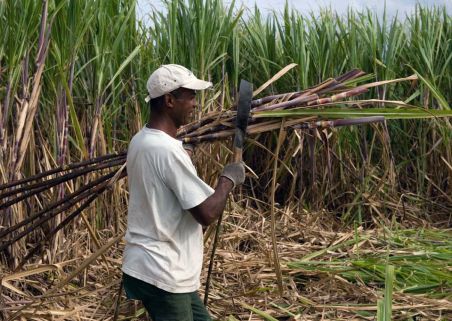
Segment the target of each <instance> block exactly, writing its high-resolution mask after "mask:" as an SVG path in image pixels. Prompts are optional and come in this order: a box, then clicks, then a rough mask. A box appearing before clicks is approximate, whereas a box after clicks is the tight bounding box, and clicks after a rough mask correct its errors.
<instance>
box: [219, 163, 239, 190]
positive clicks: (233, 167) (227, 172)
mask: <svg viewBox="0 0 452 321" xmlns="http://www.w3.org/2000/svg"><path fill="white" fill-rule="evenodd" d="M243 164H244V163H243V162H240V163H231V164H228V165H226V166H225V167H224V168H223V172H222V173H221V175H220V176H223V177H226V178H227V179H229V180H231V181H232V183H233V184H234V187H235V186H237V185H241V184H243V182H244V181H245V166H244V165H243Z"/></svg>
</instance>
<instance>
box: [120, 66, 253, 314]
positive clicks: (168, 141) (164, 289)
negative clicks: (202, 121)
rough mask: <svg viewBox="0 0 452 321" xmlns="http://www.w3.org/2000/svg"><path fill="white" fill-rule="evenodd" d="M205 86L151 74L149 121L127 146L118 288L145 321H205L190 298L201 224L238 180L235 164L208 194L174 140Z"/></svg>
mask: <svg viewBox="0 0 452 321" xmlns="http://www.w3.org/2000/svg"><path fill="white" fill-rule="evenodd" d="M210 86H212V84H211V83H210V82H207V81H203V80H200V79H197V78H196V77H195V76H194V75H193V73H192V72H191V71H190V70H188V69H187V68H185V67H183V66H180V65H163V66H161V67H160V68H158V69H157V70H156V71H155V72H153V73H152V75H151V76H150V77H149V80H148V82H147V89H148V91H149V98H150V106H151V115H150V118H149V122H148V123H147V124H146V126H145V127H144V128H143V129H142V130H140V131H139V132H138V133H137V134H136V135H135V136H134V137H133V138H132V141H131V142H130V145H129V148H128V153H127V173H128V183H129V192H130V195H129V209H128V226H127V233H126V241H127V244H126V248H125V252H124V262H123V267H122V271H123V272H124V276H123V280H124V288H125V291H126V294H127V296H128V297H129V298H131V299H138V300H141V301H142V302H143V304H144V306H145V307H146V309H147V310H148V312H149V314H150V315H151V318H152V320H153V321H163V320H164V321H170V320H174V321H184V320H211V318H210V316H209V314H208V312H207V310H206V308H205V307H204V305H203V304H202V302H201V300H200V298H199V296H198V294H197V290H198V288H199V286H200V281H199V277H200V273H201V266H202V255H203V235H202V225H204V226H206V225H209V224H211V223H212V222H214V221H215V220H216V219H217V218H218V217H219V216H220V214H221V213H222V212H223V210H224V207H225V205H226V200H227V197H228V194H229V192H230V191H231V190H232V189H233V187H234V186H237V185H239V184H242V183H243V181H244V180H245V169H244V166H243V164H241V163H232V164H229V165H227V166H225V167H224V169H223V172H222V174H221V176H220V177H219V179H218V184H217V187H216V188H215V190H214V189H212V188H211V187H210V186H209V185H207V184H206V183H204V182H203V181H202V180H201V179H200V178H199V177H198V175H197V174H196V170H195V168H194V166H193V164H192V162H191V159H190V157H189V155H188V153H187V152H186V151H185V150H184V148H183V145H182V142H181V141H179V140H176V138H175V137H176V132H177V129H178V128H179V127H180V126H182V125H184V124H186V123H187V122H188V119H189V116H190V115H191V114H192V112H193V110H194V108H195V107H196V91H197V90H204V89H207V88H209V87H210Z"/></svg>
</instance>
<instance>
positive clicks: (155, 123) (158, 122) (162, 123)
mask: <svg viewBox="0 0 452 321" xmlns="http://www.w3.org/2000/svg"><path fill="white" fill-rule="evenodd" d="M146 127H148V128H152V129H158V130H161V131H162V132H165V133H167V134H168V135H170V136H171V137H174V138H176V134H177V128H176V126H175V125H174V123H173V122H172V121H171V120H170V119H168V118H166V117H158V116H157V117H156V116H155V115H154V117H150V119H149V121H148V122H147V124H146Z"/></svg>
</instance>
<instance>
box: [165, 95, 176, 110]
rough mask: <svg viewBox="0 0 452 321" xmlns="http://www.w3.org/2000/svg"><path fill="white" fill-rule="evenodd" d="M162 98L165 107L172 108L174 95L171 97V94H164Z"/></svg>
mask: <svg viewBox="0 0 452 321" xmlns="http://www.w3.org/2000/svg"><path fill="white" fill-rule="evenodd" d="M164 99H165V105H166V106H167V107H169V108H173V107H174V97H173V95H170V94H165V96H164Z"/></svg>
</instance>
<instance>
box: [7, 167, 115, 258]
mask: <svg viewBox="0 0 452 321" xmlns="http://www.w3.org/2000/svg"><path fill="white" fill-rule="evenodd" d="M114 175H115V172H114V171H113V172H111V173H109V174H107V175H105V176H102V177H100V178H98V179H96V180H94V181H92V182H90V183H89V184H87V185H84V186H82V187H81V188H80V189H78V190H77V191H75V192H73V193H71V194H69V195H67V196H66V197H64V198H63V199H61V200H59V201H57V202H54V203H52V204H51V205H49V206H48V207H46V208H45V209H43V210H41V211H39V212H38V213H36V214H34V215H32V216H30V217H28V218H26V219H24V220H22V221H21V222H19V223H17V224H16V225H14V226H12V227H9V228H7V229H6V230H3V231H1V232H0V239H2V238H4V237H5V236H6V235H8V234H10V233H12V232H14V231H16V230H17V229H19V228H21V227H22V226H24V225H27V224H28V223H30V222H32V221H34V220H35V219H37V218H38V217H41V216H44V215H46V214H47V213H49V215H48V216H45V217H43V218H41V219H40V220H39V221H38V222H35V223H33V225H32V226H31V227H30V228H29V229H27V230H26V231H23V232H22V233H21V234H18V235H16V236H15V237H14V238H13V239H11V240H8V241H7V242H8V243H10V244H11V243H14V242H15V241H17V240H19V239H20V238H22V237H23V236H24V235H26V234H27V233H28V232H29V231H32V230H34V229H35V228H36V227H38V226H40V225H42V224H43V223H44V222H46V221H48V220H49V219H51V218H52V217H55V216H56V215H58V214H59V213H61V212H63V211H65V210H67V209H69V208H70V207H72V206H74V205H75V204H77V203H78V202H80V201H81V200H83V198H86V197H87V196H89V195H90V193H91V189H92V188H93V187H95V186H97V185H99V184H100V183H103V182H104V181H106V180H108V179H110V178H112V177H113V176H114ZM62 204H64V206H63V207H60V208H59V209H58V210H55V211H54V209H56V208H58V207H59V206H60V205H62ZM4 247H5V246H3V244H2V245H1V246H0V251H1V250H2V249H3V248H4Z"/></svg>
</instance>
